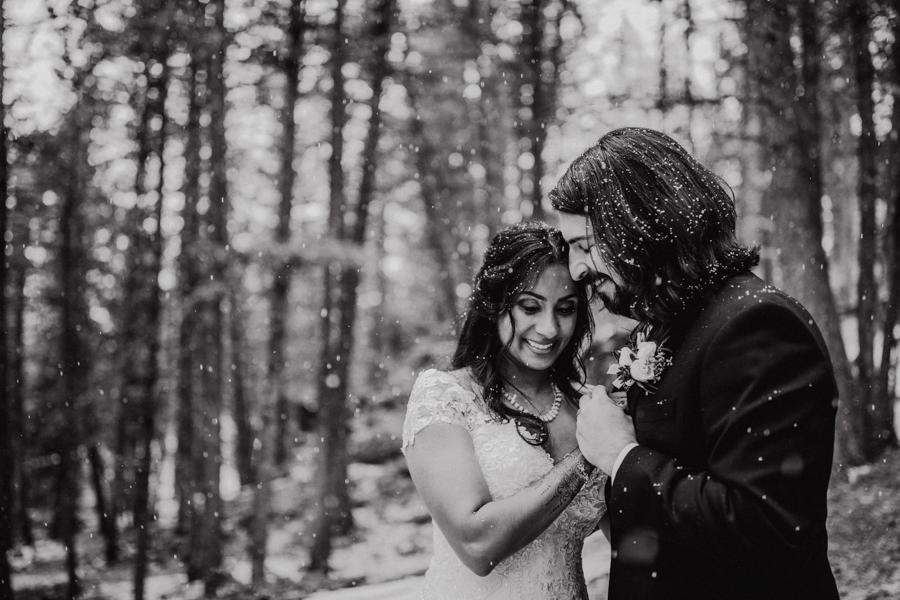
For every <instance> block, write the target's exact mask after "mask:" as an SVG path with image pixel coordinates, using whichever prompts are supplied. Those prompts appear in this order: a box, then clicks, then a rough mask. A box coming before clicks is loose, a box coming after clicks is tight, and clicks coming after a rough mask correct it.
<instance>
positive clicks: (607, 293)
mask: <svg viewBox="0 0 900 600" xmlns="http://www.w3.org/2000/svg"><path fill="white" fill-rule="evenodd" d="M588 284H589V285H590V287H591V289H592V290H593V294H592V299H599V300H600V302H602V303H603V307H604V308H606V310H608V311H609V312H611V313H613V314H616V315H621V316H626V317H627V316H630V315H631V305H632V304H634V303H633V302H632V300H631V299H630V298H628V297H627V296H626V294H625V293H624V292H623V290H622V288H620V287H619V286H618V285H616V282H615V281H613V280H612V278H611V277H610V276H609V275H607V274H606V273H596V272H593V271H592V272H591V273H590V276H589V278H588Z"/></svg>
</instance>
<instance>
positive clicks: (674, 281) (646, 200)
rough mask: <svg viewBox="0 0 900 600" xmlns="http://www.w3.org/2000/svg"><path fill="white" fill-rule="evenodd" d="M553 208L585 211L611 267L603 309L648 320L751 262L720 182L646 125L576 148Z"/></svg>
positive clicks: (755, 251)
mask: <svg viewBox="0 0 900 600" xmlns="http://www.w3.org/2000/svg"><path fill="white" fill-rule="evenodd" d="M549 196H550V201H551V204H552V205H553V208H554V209H556V210H558V211H560V212H563V213H569V214H574V215H586V216H587V217H588V219H589V221H590V224H591V226H592V227H591V228H590V229H592V230H593V232H592V233H593V236H589V240H588V242H589V243H590V244H596V246H597V248H598V250H599V252H600V256H601V257H602V258H603V261H604V263H605V265H606V266H607V268H608V269H609V270H611V271H613V272H614V275H617V276H618V277H617V278H616V279H617V285H616V287H617V290H616V297H615V299H614V302H612V306H610V309H611V310H613V311H614V312H617V313H620V314H624V315H625V316H629V317H632V318H635V319H638V320H641V321H648V322H650V323H653V324H665V323H668V322H670V321H671V320H672V319H673V318H674V317H675V316H676V315H677V314H678V313H679V312H681V311H682V310H684V308H685V307H686V306H687V305H688V303H689V302H690V301H691V300H692V299H694V298H696V297H698V296H700V295H702V294H704V293H706V292H708V291H711V290H713V289H715V288H717V287H718V286H719V285H720V284H721V282H723V281H724V280H725V279H727V278H728V277H730V276H732V275H734V274H736V273H740V272H745V271H748V270H750V269H751V268H752V267H753V266H755V265H756V264H758V263H759V248H758V247H752V248H749V247H746V246H744V245H742V244H740V243H739V242H738V241H737V239H736V237H735V225H736V222H737V214H736V211H735V206H734V197H733V195H732V193H731V189H730V188H729V187H728V185H727V184H726V183H725V182H724V181H723V180H722V179H721V178H720V177H718V176H717V175H715V174H713V173H712V172H711V171H710V170H709V169H707V168H706V167H704V166H703V165H701V164H700V163H699V162H698V161H697V160H696V159H695V158H694V157H693V156H691V155H690V154H689V153H688V152H687V151H686V150H685V149H684V148H683V147H682V146H681V145H680V144H678V142H676V141H675V140H673V139H672V138H670V137H669V136H667V135H665V134H662V133H659V132H658V131H653V130H651V129H644V128H636V127H629V128H624V129H617V130H615V131H612V132H610V133H608V134H606V135H604V136H603V137H601V138H600V140H599V141H598V142H597V143H596V144H595V145H594V146H593V147H591V148H589V149H588V150H586V151H585V152H584V153H583V154H582V155H581V156H579V157H578V158H577V159H575V161H574V162H573V163H572V164H571V165H570V166H569V168H568V169H567V170H566V173H565V174H564V175H563V177H562V178H561V179H560V180H559V182H558V183H557V184H556V187H555V188H554V189H553V190H552V191H551V192H550V194H549Z"/></svg>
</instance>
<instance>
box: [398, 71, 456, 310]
mask: <svg viewBox="0 0 900 600" xmlns="http://www.w3.org/2000/svg"><path fill="white" fill-rule="evenodd" d="M418 85H420V83H419V82H417V81H414V80H413V81H409V82H408V83H407V86H406V89H407V93H408V94H409V103H410V105H411V106H412V107H413V111H414V112H415V113H416V114H418V113H419V109H418V105H419V96H418V94H417V92H416V89H415V88H416V86H418ZM410 129H411V131H410V134H411V136H412V139H413V143H414V144H416V145H417V146H418V147H419V151H418V152H416V156H415V161H416V171H417V172H418V176H419V188H420V190H421V191H420V193H421V196H422V207H423V208H424V210H425V228H426V236H425V239H426V244H427V245H428V246H429V248H430V249H431V253H432V256H433V258H434V261H435V264H436V267H437V273H436V275H437V280H438V282H437V290H436V292H437V301H436V302H435V307H434V308H435V319H436V320H437V322H439V323H441V322H446V321H449V320H451V319H453V318H455V317H456V283H455V278H454V276H453V265H452V261H451V258H450V251H449V250H448V249H447V247H446V246H447V242H446V241H445V237H446V236H447V232H448V231H449V229H450V227H449V223H448V222H446V221H445V220H444V217H443V215H442V211H441V202H442V194H443V193H444V192H442V190H445V189H447V187H448V186H446V185H444V184H443V182H441V181H440V180H439V177H440V175H439V169H437V168H435V167H434V163H435V160H436V158H435V149H434V147H433V146H432V144H431V142H430V141H429V140H428V136H427V135H426V133H425V130H424V126H423V123H422V120H421V119H413V120H412V124H411V125H410Z"/></svg>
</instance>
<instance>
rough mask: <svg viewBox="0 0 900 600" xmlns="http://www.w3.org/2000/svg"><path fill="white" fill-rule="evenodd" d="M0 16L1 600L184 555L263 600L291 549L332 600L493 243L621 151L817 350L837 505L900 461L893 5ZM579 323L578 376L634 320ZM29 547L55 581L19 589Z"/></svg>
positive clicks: (478, 4)
mask: <svg viewBox="0 0 900 600" xmlns="http://www.w3.org/2000/svg"><path fill="white" fill-rule="evenodd" d="M0 11H2V15H0V20H2V23H3V27H2V45H0V47H2V61H0V62H2V77H0V86H2V88H0V94H2V100H3V101H2V104H0V110H2V115H0V117H2V118H0V123H2V126H3V128H4V129H3V136H2V139H3V140H4V144H2V146H0V148H2V153H3V154H2V157H0V174H2V179H3V181H4V182H5V186H6V190H7V192H6V202H5V204H4V205H3V211H2V222H0V230H2V231H3V234H4V241H5V246H4V247H5V254H4V257H5V260H4V265H3V270H2V277H3V279H2V282H0V285H2V289H3V292H4V293H3V294H2V296H0V298H2V307H0V308H2V313H3V315H4V318H5V320H4V327H3V328H2V332H3V344H2V350H3V360H2V361H0V365H2V368H3V370H4V371H3V378H4V381H5V390H4V393H3V394H2V400H0V442H2V443H0V600H8V599H11V598H14V597H20V598H25V597H28V598H32V597H34V598H66V599H74V598H78V597H95V598H99V597H107V596H103V595H102V594H100V593H99V592H98V591H97V588H96V586H91V585H88V583H89V581H87V579H86V576H85V573H86V572H87V571H88V570H89V568H95V569H96V570H98V571H100V572H102V570H103V569H106V568H112V567H113V566H114V565H122V564H125V565H127V568H128V572H129V573H130V575H129V577H130V581H131V582H132V584H133V585H129V586H127V587H126V588H125V589H126V591H124V592H121V594H120V595H118V596H110V597H117V598H135V599H136V600H142V599H143V598H144V597H146V596H147V593H146V590H145V581H146V578H147V576H148V573H149V572H150V571H151V569H152V568H154V565H161V564H169V565H171V564H172V562H173V561H175V563H177V570H179V571H180V572H181V573H183V574H184V575H185V576H186V578H187V580H188V581H196V582H200V583H201V586H202V594H203V595H205V596H206V597H214V596H216V595H221V593H222V592H223V588H224V587H225V586H228V585H232V583H231V581H232V580H233V579H234V578H235V573H236V571H235V570H234V569H233V568H232V566H231V565H233V563H232V562H228V561H229V559H231V558H233V556H231V555H232V554H234V555H239V556H240V557H241V560H243V561H244V562H245V563H246V565H247V576H246V579H247V580H248V582H249V585H250V586H251V588H249V589H254V590H256V592H253V593H250V592H247V593H246V595H245V596H235V597H265V595H260V594H261V593H262V592H260V591H259V590H262V589H264V587H263V586H265V585H268V584H271V581H272V579H273V572H272V561H271V557H270V556H267V553H269V552H270V551H271V548H272V547H273V536H275V535H277V534H278V533H279V532H281V531H282V530H286V529H285V528H288V527H290V526H291V525H290V524H291V523H294V524H297V531H296V533H295V534H292V535H293V536H294V537H293V544H294V547H295V548H296V549H297V554H296V556H297V557H298V558H297V559H296V563H295V564H294V567H293V568H294V570H295V571H296V572H297V573H298V576H299V575H302V576H303V577H305V579H304V581H306V582H307V584H305V587H303V586H299V587H297V589H298V590H301V591H302V590H307V591H311V590H312V589H314V588H315V587H317V586H319V587H322V586H326V587H327V586H328V585H331V584H328V583H327V582H328V581H329V573H330V572H332V571H333V568H334V565H333V556H334V553H335V550H336V548H337V547H338V546H346V545H347V544H349V543H351V542H349V541H348V540H350V541H352V540H353V539H354V538H353V535H354V533H353V532H354V531H357V530H358V529H359V527H360V524H359V523H358V522H357V520H358V519H355V517H358V515H360V514H363V513H360V512H359V511H360V510H362V509H364V508H365V506H367V505H368V502H367V501H366V500H364V498H370V497H375V496H371V495H369V496H366V495H365V494H364V493H363V491H361V487H360V485H361V484H359V481H361V480H359V479H358V478H357V477H356V475H354V473H358V472H360V471H359V469H360V468H361V467H360V466H361V465H381V466H382V467H384V468H386V469H388V470H387V471H386V473H387V474H388V476H386V477H384V478H382V479H381V480H379V481H380V482H381V483H379V484H378V485H380V486H381V488H379V490H381V491H383V492H384V494H388V495H390V494H399V493H401V491H404V490H405V491H404V493H408V494H414V492H412V491H411V483H410V482H409V476H408V472H406V471H405V468H404V463H403V460H402V457H401V456H400V453H399V447H400V441H399V436H400V423H402V416H403V410H404V408H405V401H406V398H407V396H408V394H409V390H410V387H411V385H412V381H413V377H414V376H415V374H416V373H417V372H418V371H419V370H420V369H422V368H425V367H427V366H431V365H433V364H438V365H440V364H441V361H442V360H444V358H445V357H446V356H447V355H448V354H449V352H450V351H451V350H452V348H453V343H454V337H453V333H454V325H455V322H456V321H455V319H456V316H457V313H458V311H459V310H460V309H461V308H462V306H463V304H464V302H465V299H466V298H467V296H468V294H469V292H470V287H469V282H470V281H471V278H472V276H473V273H474V270H475V269H476V268H477V266H478V265H479V263H480V260H481V255H482V253H483V251H484V249H485V248H486V246H487V243H488V241H489V240H490V238H491V237H492V235H493V234H494V233H495V232H496V231H497V230H498V229H500V228H502V227H505V226H506V225H509V224H512V223H515V222H518V221H520V220H522V219H523V218H536V219H544V218H546V219H548V220H550V221H551V222H552V215H551V214H550V212H551V211H550V209H549V206H548V204H547V202H546V194H547V192H548V191H549V189H551V188H552V187H553V185H554V183H555V181H556V179H557V177H558V176H560V175H561V174H562V171H563V170H564V169H565V167H566V165H567V164H568V163H569V161H571V160H572V159H573V158H575V157H576V156H578V154H580V153H581V151H582V150H584V149H585V148H586V147H587V146H588V145H590V144H592V143H593V142H594V141H596V139H597V138H598V137H599V136H600V135H602V134H603V133H606V132H607V131H609V130H611V129H614V128H618V127H621V126H626V125H640V126H647V127H652V128H655V129H659V130H662V131H665V132H667V133H670V134H671V135H673V136H674V137H676V138H677V139H678V140H680V141H681V142H682V143H684V144H685V145H686V146H687V147H688V148H689V149H690V150H691V151H692V152H693V153H694V154H695V155H696V156H697V157H698V158H699V159H700V160H701V161H702V162H703V163H704V164H706V165H708V166H709V167H710V168H711V169H712V170H713V171H714V172H716V173H718V174H719V175H721V176H722V177H723V178H724V179H725V181H727V182H728V184H729V185H730V186H731V187H732V189H733V191H734V194H735V197H736V199H737V202H738V206H739V214H740V219H741V220H740V227H741V231H740V237H741V238H742V239H743V240H744V241H746V242H748V243H751V244H759V245H760V246H761V247H762V256H763V260H762V263H761V265H760V267H759V269H758V270H759V274H760V276H762V277H763V278H764V279H766V280H768V281H770V282H771V283H773V284H775V285H777V286H779V287H782V288H783V289H785V290H786V291H788V292H789V293H791V294H792V295H794V296H795V297H796V298H798V299H799V300H800V301H801V302H802V303H803V304H804V305H805V306H806V307H807V308H808V309H809V310H810V311H811V313H812V315H813V316H814V318H815V319H816V321H817V322H818V324H819V325H820V327H821V328H822V330H823V333H824V334H825V337H826V339H827V342H828V345H829V348H830V351H831V355H832V359H833V362H834V365H835V369H836V372H837V374H838V377H839V386H840V391H841V397H840V404H839V422H838V440H837V445H836V454H835V456H836V458H835V472H834V476H833V480H834V481H835V482H837V483H836V485H837V484H840V485H844V484H846V485H849V483H848V482H851V479H852V480H853V481H856V480H857V479H858V477H860V476H862V475H865V474H867V473H870V471H869V469H870V468H872V467H871V465H873V464H874V465H875V467H877V466H878V465H879V464H884V463H885V461H886V460H887V459H886V458H885V457H892V460H893V461H894V463H893V464H898V463H897V459H896V456H897V454H896V450H895V449H894V448H896V445H897V429H896V426H895V420H896V419H897V415H896V413H895V409H896V406H897V405H896V399H897V384H896V379H897V377H896V375H897V368H898V367H897V357H898V348H897V342H898V339H900V239H898V236H900V207H898V196H900V161H898V160H896V157H897V155H898V151H900V137H898V132H900V110H895V101H896V100H897V99H900V0H879V1H875V0H817V1H813V0H779V1H775V2H773V1H769V0H732V1H715V0H178V1H169V2H166V1H165V0H3V1H2V4H0ZM597 322H598V327H597V332H596V336H595V356H597V357H601V356H602V355H603V353H604V349H607V347H608V345H609V344H608V342H609V340H610V339H611V338H613V337H614V336H615V335H620V334H621V332H622V331H623V329H624V328H626V327H628V326H629V324H628V323H625V322H622V321H621V320H615V319H612V318H610V317H609V316H608V315H603V314H598V316H597ZM598 362H599V361H598ZM598 372H599V371H598ZM594 379H595V380H596V379H597V378H596V376H594ZM354 469H357V471H354ZM351 472H353V473H351ZM876 472H878V473H882V474H883V477H885V478H888V479H890V478H891V477H894V478H895V479H894V480H892V481H893V483H889V487H888V488H887V489H892V490H893V491H894V492H896V490H897V489H900V486H897V484H896V477H897V475H896V474H895V473H896V470H894V471H892V470H890V469H884V468H882V469H881V470H880V471H878V470H877V469H876ZM892 473H893V474H892ZM860 474H862V475H860ZM851 475H852V477H851ZM851 483H852V482H851ZM291 484H293V485H294V486H295V487H291ZM886 485H888V484H886ZM890 486H893V487H890ZM382 488H383V489H382ZM285 489H290V490H293V491H291V492H288V496H287V497H286V498H285V497H284V496H283V495H282V496H278V494H276V491H277V490H282V492H283V490H285ZM376 496H377V494H376ZM835 498H836V499H843V500H842V501H846V502H856V501H857V500H858V498H857V497H856V496H855V495H854V493H852V491H851V492H847V493H844V494H843V495H841V494H836V495H835ZM879 498H881V495H880V493H879V495H878V496H877V497H875V496H873V498H872V499H871V500H870V501H869V502H867V503H866V504H865V506H863V507H862V509H861V511H862V512H865V511H866V510H870V512H871V514H875V513H876V512H877V511H874V509H873V504H872V503H873V502H876V501H879ZM286 500H287V502H286ZM292 500H293V501H294V503H293V505H292V504H291V501H292ZM866 507H869V508H868V509H866ZM859 512H860V511H859V510H858V511H857V513H855V514H858V513H859ZM885 514H889V513H885ZM837 518H838V519H840V514H839V515H838V517H837ZM425 520H427V515H426V516H425ZM840 527H842V524H841V522H840V521H838V522H836V524H835V531H840ZM875 528H876V529H878V530H879V532H880V533H885V531H886V532H887V533H886V535H887V534H889V535H893V536H894V538H895V539H900V536H897V535H896V534H897V529H896V518H895V517H894V520H893V521H892V522H890V523H885V524H884V525H877V526H876V527H875ZM870 529H871V528H870ZM848 531H849V529H848ZM891 532H893V533H891ZM870 533H871V531H870ZM848 535H852V534H848ZM842 539H843V538H842ZM848 539H849V537H848ZM85 540H87V541H85ZM884 543H885V544H887V545H886V546H885V545H882V546H873V547H878V548H879V552H880V553H881V554H880V560H883V561H885V563H884V564H887V565H889V564H891V561H893V564H897V561H900V547H898V542H896V541H895V542H893V545H890V543H888V542H884ZM48 544H52V545H53V547H55V548H57V549H60V558H59V561H58V563H57V564H58V567H59V569H58V570H59V572H60V573H62V574H64V576H63V578H62V581H63V583H61V584H59V585H56V586H55V587H52V589H50V588H48V589H45V590H43V591H41V592H40V594H37V595H34V593H32V592H33V590H32V591H31V592H29V591H28V590H26V589H25V587H26V586H24V585H20V584H17V581H19V578H20V577H24V574H25V573H26V571H27V569H28V567H27V566H21V565H27V564H29V561H28V560H26V559H25V558H23V557H27V556H28V555H33V553H34V551H33V549H34V548H39V547H44V546H46V545H48ZM29 549H32V550H29ZM891 553H893V554H891ZM891 557H893V558H891ZM267 559H269V562H268V563H267ZM841 560H843V559H841ZM876 560H877V559H876ZM838 563H839V564H841V565H843V564H844V563H842V562H840V561H838ZM97 565H100V566H99V567H98V566H97ZM839 575H840V574H839ZM843 577H844V579H841V581H848V577H849V575H848V574H847V573H844V574H843ZM891 577H893V578H894V579H890V578H891ZM839 579H840V577H839ZM888 579H890V581H892V582H895V583H896V589H894V588H893V587H883V588H880V589H882V591H883V593H884V594H885V595H872V596H860V597H871V598H876V597H877V598H888V597H897V595H900V576H897V573H896V569H894V570H893V571H890V572H889V573H888ZM267 582H269V583H267ZM309 582H313V583H309ZM316 582H317V583H316ZM298 585H299V584H298ZM886 585H887V584H886ZM890 585H894V584H893V583H890ZM884 590H887V591H884ZM26 592H27V593H28V594H29V595H26ZM894 592H896V595H890V594H893V593H894ZM297 593H300V592H297ZM878 593H882V592H878ZM41 594H43V595H41ZM281 597H283V598H288V597H302V596H291V595H289V594H282V595H281Z"/></svg>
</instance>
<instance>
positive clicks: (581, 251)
mask: <svg viewBox="0 0 900 600" xmlns="http://www.w3.org/2000/svg"><path fill="white" fill-rule="evenodd" d="M557 215H558V217H559V230H560V231H561V232H562V234H563V237H564V238H565V240H566V242H568V244H569V274H570V275H571V276H572V279H574V280H575V281H582V280H584V281H586V282H587V283H590V284H591V285H592V287H593V288H594V292H595V293H596V294H597V295H598V296H599V297H600V299H601V300H602V301H603V303H604V304H605V305H606V307H607V308H611V306H612V304H613V299H614V298H615V296H616V283H617V282H616V280H615V278H614V276H613V274H612V273H611V272H610V270H609V269H608V268H607V265H606V261H604V260H603V257H602V256H601V254H600V250H599V248H598V247H597V246H596V244H591V241H590V239H591V238H590V237H589V236H588V233H589V232H590V229H589V227H591V223H590V221H589V220H588V218H587V217H586V216H582V215H573V214H568V213H561V212H560V213H557Z"/></svg>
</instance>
